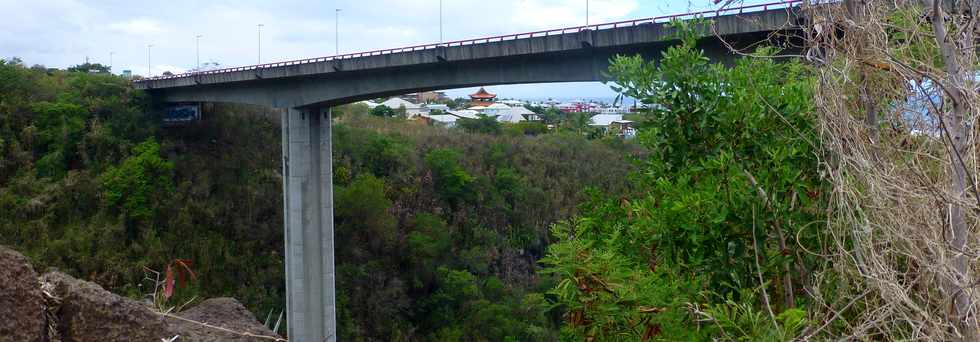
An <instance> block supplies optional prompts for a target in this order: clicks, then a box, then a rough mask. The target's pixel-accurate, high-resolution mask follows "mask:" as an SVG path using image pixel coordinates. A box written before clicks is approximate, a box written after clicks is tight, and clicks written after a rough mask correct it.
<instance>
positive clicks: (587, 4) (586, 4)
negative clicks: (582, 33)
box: [585, 0, 589, 26]
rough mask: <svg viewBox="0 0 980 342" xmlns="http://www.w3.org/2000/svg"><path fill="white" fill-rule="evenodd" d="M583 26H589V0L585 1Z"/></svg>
mask: <svg viewBox="0 0 980 342" xmlns="http://www.w3.org/2000/svg"><path fill="white" fill-rule="evenodd" d="M585 26H589V0H585Z"/></svg>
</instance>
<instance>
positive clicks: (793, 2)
mask: <svg viewBox="0 0 980 342" xmlns="http://www.w3.org/2000/svg"><path fill="white" fill-rule="evenodd" d="M804 1H806V0H785V1H778V2H770V3H765V4H757V5H746V6H741V7H732V8H725V9H720V10H711V11H700V12H691V13H681V14H672V15H664V16H659V17H652V18H644V19H635V20H625V21H618V22H612V23H603V24H593V25H585V26H575V27H566V28H561V29H553V30H544V31H535V32H525V33H517V34H507V35H502V36H493V37H483V38H475V39H466V40H457V41H451V42H444V43H432V44H424V45H415V46H407V47H400V48H393V49H383V50H374V51H366V52H355V53H347V54H341V55H334V56H326V57H315V58H307V59H297V60H292V61H284V62H273V63H265V64H257V65H248V66H240V67H233V68H224V69H217V70H207V71H191V72H186V73H182V74H176V75H170V76H156V77H148V78H144V79H141V80H135V81H134V82H136V83H140V82H147V81H155V80H164V79H174V78H184V77H192V76H201V75H214V74H222V73H229V72H237V71H248V70H259V69H268V68H276V67H283V66H290V65H301V64H310V63H319V62H328V61H334V60H345V59H352V58H360V57H369V56H379V55H388V54H393V53H400V52H413V51H421V50H430V49H438V48H441V47H454V46H467V45H477V44H487V43H493V42H501V41H508V40H516V39H525V38H533V37H547V36H552V35H562V34H566V33H574V32H582V31H590V30H593V31H598V30H602V29H613V28H620V27H631V26H637V25H642V24H653V23H662V22H669V21H671V20H674V19H691V18H711V17H717V16H721V15H729V14H742V13H746V12H759V11H768V10H770V9H784V8H791V7H794V6H797V5H799V4H802V3H803V2H804Z"/></svg>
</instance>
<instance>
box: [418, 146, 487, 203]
mask: <svg viewBox="0 0 980 342" xmlns="http://www.w3.org/2000/svg"><path fill="white" fill-rule="evenodd" d="M459 160H460V153H459V151H456V150H453V149H436V150H432V151H429V153H428V154H426V156H425V164H426V166H427V167H428V168H429V169H430V170H432V176H433V178H434V179H435V183H436V190H437V191H438V193H439V195H440V196H441V197H442V198H443V199H444V200H446V201H448V202H449V203H451V204H457V205H458V204H459V203H460V202H462V201H465V200H467V199H469V198H471V197H472V190H473V189H472V185H473V182H474V181H475V180H476V179H475V178H474V177H473V176H472V175H470V174H469V173H468V172H466V170H465V169H463V167H462V166H460V165H459Z"/></svg>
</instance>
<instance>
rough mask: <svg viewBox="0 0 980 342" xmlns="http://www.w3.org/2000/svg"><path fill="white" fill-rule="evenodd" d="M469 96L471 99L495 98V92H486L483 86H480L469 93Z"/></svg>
mask: <svg viewBox="0 0 980 342" xmlns="http://www.w3.org/2000/svg"><path fill="white" fill-rule="evenodd" d="M470 98H471V99H493V98H497V94H491V93H488V92H487V90H486V89H483V87H480V90H477V91H476V93H473V94H471V95H470Z"/></svg>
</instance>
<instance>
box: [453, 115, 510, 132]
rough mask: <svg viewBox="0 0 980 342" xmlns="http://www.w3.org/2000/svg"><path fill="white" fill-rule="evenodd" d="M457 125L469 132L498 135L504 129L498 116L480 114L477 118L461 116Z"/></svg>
mask: <svg viewBox="0 0 980 342" xmlns="http://www.w3.org/2000/svg"><path fill="white" fill-rule="evenodd" d="M456 127H459V128H462V129H463V130H465V131H467V132H469V133H483V134H492V135H497V134H500V132H501V131H502V130H503V128H502V126H501V125H500V122H499V121H497V118H495V117H492V116H486V115H483V114H480V116H479V117H477V118H476V119H469V118H461V119H459V120H456Z"/></svg>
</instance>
